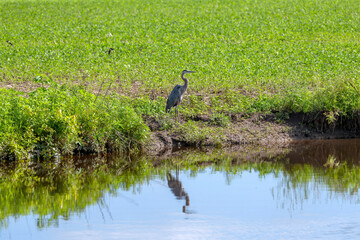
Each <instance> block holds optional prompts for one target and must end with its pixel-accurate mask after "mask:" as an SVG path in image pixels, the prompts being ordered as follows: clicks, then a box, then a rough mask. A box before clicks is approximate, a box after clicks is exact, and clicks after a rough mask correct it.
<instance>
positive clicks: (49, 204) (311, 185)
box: [0, 150, 360, 228]
mask: <svg viewBox="0 0 360 240" xmlns="http://www.w3.org/2000/svg"><path fill="white" fill-rule="evenodd" d="M254 151H255V150H254ZM247 152H248V153H251V151H250V150H247ZM273 156H276V155H273V154H272V153H271V152H267V153H266V154H264V152H262V154H261V155H258V156H255V155H253V158H252V159H253V160H252V161H249V160H248V159H246V157H245V155H244V156H243V155H240V156H239V155H235V154H228V155H227V154H224V153H222V152H221V151H220V150H219V151H218V152H217V151H214V152H213V153H210V154H209V153H208V152H199V151H198V152H192V153H191V154H189V153H187V154H185V155H184V156H182V157H177V158H172V159H166V160H164V161H161V160H159V159H157V160H156V161H153V162H152V161H150V160H149V159H144V158H142V157H137V158H131V161H129V159H127V160H123V159H120V158H119V159H116V160H109V159H105V158H100V157H99V158H95V159H90V160H88V162H89V163H90V164H85V163H83V162H80V163H79V162H78V161H74V160H66V159H65V160H61V161H58V162H46V161H45V162H43V163H41V164H40V163H38V162H28V161H23V162H17V163H16V164H15V166H13V167H12V168H11V169H10V170H9V169H8V168H9V167H7V168H0V201H1V204H0V226H1V227H3V226H6V225H7V220H8V218H9V217H10V216H14V217H15V218H17V217H20V216H22V215H29V214H34V215H36V216H37V217H38V221H37V224H38V227H39V228H43V227H47V226H50V225H56V224H57V223H58V220H59V219H60V218H62V219H69V218H70V217H71V216H72V215H73V214H82V213H83V212H84V211H85V208H86V207H87V206H90V205H94V204H105V203H104V202H103V199H104V196H105V194H111V195H115V196H116V194H117V191H118V189H119V188H120V189H123V190H129V189H133V191H140V190H141V185H142V184H144V183H148V182H149V180H151V179H152V178H154V177H157V178H158V177H160V178H161V179H163V180H164V181H165V180H166V172H167V170H168V169H174V166H178V167H180V169H182V170H186V171H187V172H189V174H190V176H193V177H195V176H196V175H197V174H199V173H201V172H203V171H205V168H209V167H210V168H211V169H212V171H214V172H223V173H224V175H225V176H224V177H225V179H226V181H227V183H228V184H231V181H232V179H234V178H238V177H241V174H242V173H243V172H256V173H258V175H259V178H263V177H266V176H273V177H275V178H278V179H279V180H280V181H279V185H278V188H274V189H273V196H274V198H277V199H278V200H279V202H280V205H281V206H282V207H285V206H290V208H294V207H295V206H296V205H298V204H300V205H301V203H302V202H303V201H305V200H306V199H308V198H309V197H310V194H312V195H315V196H316V195H317V194H318V193H319V192H320V189H321V188H323V187H326V188H327V189H329V197H330V198H334V197H335V198H336V197H346V198H349V197H350V198H352V199H356V200H359V199H360V198H359V195H358V189H359V186H358V183H359V182H360V168H359V167H357V166H354V165H351V164H347V163H341V164H339V166H338V167H336V168H324V167H321V166H313V165H310V164H289V162H288V161H286V159H285V160H284V158H283V157H281V156H282V155H281V154H280V155H278V157H273ZM266 159H271V160H272V161H265V160H266ZM332 159H335V158H332ZM334 162H335V161H334ZM105 207H106V206H105Z"/></svg>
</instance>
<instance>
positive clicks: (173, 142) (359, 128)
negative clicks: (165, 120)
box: [145, 112, 360, 155]
mask: <svg viewBox="0 0 360 240" xmlns="http://www.w3.org/2000/svg"><path fill="white" fill-rule="evenodd" d="M279 115H286V118H279V117H278V116H279ZM229 116H230V118H231V123H230V125H229V126H228V127H225V128H224V127H217V126H214V128H216V129H215V131H218V132H222V134H223V136H224V138H223V142H222V144H221V147H234V146H235V147H236V146H238V147H240V148H241V146H246V145H258V146H272V147H277V146H280V147H287V146H289V144H291V143H293V142H294V141H297V140H310V139H342V138H359V137H360V120H359V119H360V118H359V115H356V116H353V118H352V119H337V121H336V122H333V123H328V122H327V121H326V117H325V115H324V114H323V113H321V112H319V113H311V114H303V113H293V114H288V113H286V114H279V113H278V114H276V113H274V114H268V115H262V114H255V115H252V116H250V117H245V116H243V115H241V114H238V115H229ZM188 120H192V121H200V122H206V123H208V124H209V121H210V117H209V116H206V115H202V116H197V117H194V118H190V119H181V120H180V122H182V123H184V122H186V121H188ZM145 122H146V123H147V124H148V126H149V128H150V129H151V130H152V135H151V141H149V145H148V146H147V148H146V149H147V152H148V153H150V154H151V155H167V154H170V153H171V152H173V151H174V149H178V148H181V147H186V146H197V147H209V146H218V142H213V141H212V140H211V136H209V137H208V138H207V139H205V140H202V141H201V142H196V143H193V142H187V141H186V140H184V139H185V138H184V136H183V135H182V134H181V133H174V132H173V131H163V130H161V127H160V123H159V122H158V121H157V120H156V119H154V118H147V119H145Z"/></svg>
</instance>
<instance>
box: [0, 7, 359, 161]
mask: <svg viewBox="0 0 360 240" xmlns="http://www.w3.org/2000/svg"><path fill="white" fill-rule="evenodd" d="M184 6H191V7H189V8H184ZM359 8H360V5H359V4H358V2H357V1H355V0H346V1H336V0H330V1H325V0H324V1H315V0H309V1H298V0H280V1H275V0H274V1H265V0H260V1H238V0H225V1H205V2H204V1H193V0H184V1H179V0H169V1H165V2H164V1H160V0H154V1H144V0H135V1H134V0H125V1H120V0H101V1H85V0H80V1H75V0H67V1H60V0H25V1H16V0H15V1H14V0H4V1H1V3H0V23H1V29H2V30H1V31H0V39H2V40H1V43H0V86H1V90H0V93H1V94H0V98H1V102H0V108H1V111H0V115H1V119H0V155H1V158H6V159H13V158H27V157H29V155H45V156H47V155H54V154H55V155H56V154H71V153H76V152H87V153H90V152H106V151H126V150H129V149H132V150H134V149H143V150H145V151H153V150H154V149H158V150H162V151H164V149H167V148H168V147H166V146H170V148H171V147H173V146H183V145H215V146H224V145H230V144H245V143H257V144H269V143H275V144H277V143H283V144H286V143H287V142H289V141H291V140H292V139H302V138H334V137H357V136H358V133H359V130H358V129H359V109H360V88H359V86H360V80H359V79H360V71H359V69H360V68H359V65H360V64H359V62H360V55H359V52H360V47H359V46H360V44H359V41H360V40H359V39H360V31H359V26H360V15H359V12H360V9H359ZM184 69H189V70H193V71H195V72H196V73H193V74H192V75H191V76H189V77H188V78H189V88H188V89H187V93H186V95H185V97H184V99H183V102H182V104H181V106H180V108H179V114H180V120H179V121H178V122H177V121H175V117H174V115H173V114H171V113H170V114H165V106H166V98H167V96H168V95H169V94H170V92H171V90H172V89H173V87H174V86H175V85H176V84H181V83H182V80H181V79H180V73H181V71H182V70H184Z"/></svg>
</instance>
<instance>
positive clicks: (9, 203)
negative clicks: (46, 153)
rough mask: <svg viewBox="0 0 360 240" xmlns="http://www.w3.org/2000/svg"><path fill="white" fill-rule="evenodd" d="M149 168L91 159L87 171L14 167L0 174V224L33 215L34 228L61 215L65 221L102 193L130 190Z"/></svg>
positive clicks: (146, 175) (65, 164) (68, 165)
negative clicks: (13, 218)
mask: <svg viewBox="0 0 360 240" xmlns="http://www.w3.org/2000/svg"><path fill="white" fill-rule="evenodd" d="M150 169H151V165H148V164H146V163H145V162H144V161H138V162H136V164H134V165H129V164H128V163H127V162H126V161H117V162H116V163H114V164H112V163H111V164H106V163H105V162H104V160H103V159H95V160H94V164H93V165H92V166H91V167H88V169H86V170H85V169H84V168H76V167H75V166H74V164H73V163H72V161H68V162H63V163H61V164H58V165H55V164H54V163H43V164H41V165H37V164H35V165H33V166H31V165H29V163H27V162H20V163H18V164H17V166H16V167H15V168H14V169H12V170H10V171H9V170H8V172H5V171H2V172H1V179H2V180H1V182H0V193H1V194H0V202H1V206H0V222H1V224H2V225H4V224H5V225H6V219H7V217H9V216H14V217H18V216H21V215H28V214H30V213H33V214H35V215H38V216H39V221H38V227H46V226H48V225H50V224H53V223H56V221H57V219H58V218H59V217H60V216H61V217H62V218H64V219H68V218H69V217H70V216H71V214H72V213H80V212H82V211H83V210H84V208H85V207H86V206H88V205H91V204H95V203H96V202H97V201H98V200H99V199H101V198H102V196H103V195H104V193H106V192H109V193H110V194H116V190H117V189H118V188H122V189H130V188H131V187H133V186H135V185H136V184H141V183H143V182H144V181H147V180H149V178H150V176H151V175H150Z"/></svg>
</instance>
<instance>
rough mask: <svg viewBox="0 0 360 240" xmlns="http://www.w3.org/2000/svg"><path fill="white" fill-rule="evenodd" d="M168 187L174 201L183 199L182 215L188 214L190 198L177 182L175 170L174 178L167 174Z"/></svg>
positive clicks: (177, 171) (177, 177) (177, 173)
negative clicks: (173, 196) (174, 198)
mask: <svg viewBox="0 0 360 240" xmlns="http://www.w3.org/2000/svg"><path fill="white" fill-rule="evenodd" d="M166 178H167V182H168V186H169V188H170V189H171V191H172V193H173V194H174V195H175V197H176V199H179V200H181V199H185V205H183V207H182V211H183V213H190V212H189V211H188V210H187V207H188V206H189V205H190V198H189V195H188V194H187V192H185V190H184V188H183V186H182V184H181V182H180V180H179V170H178V169H177V170H176V176H175V177H174V176H173V175H172V174H171V173H168V174H167V176H166Z"/></svg>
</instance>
